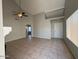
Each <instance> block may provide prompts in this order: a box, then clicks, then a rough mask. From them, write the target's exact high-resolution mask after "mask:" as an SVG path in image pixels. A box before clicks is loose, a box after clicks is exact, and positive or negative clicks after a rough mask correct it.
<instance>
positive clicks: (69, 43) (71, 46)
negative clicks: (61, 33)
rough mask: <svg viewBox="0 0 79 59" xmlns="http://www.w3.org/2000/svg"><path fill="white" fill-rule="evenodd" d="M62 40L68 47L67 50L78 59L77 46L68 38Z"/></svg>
mask: <svg viewBox="0 0 79 59" xmlns="http://www.w3.org/2000/svg"><path fill="white" fill-rule="evenodd" d="M64 42H65V44H66V46H67V47H68V49H69V51H70V52H71V53H72V55H73V56H74V59H78V47H77V46H76V45H75V44H74V43H73V42H72V41H70V40H69V39H68V38H66V39H64Z"/></svg>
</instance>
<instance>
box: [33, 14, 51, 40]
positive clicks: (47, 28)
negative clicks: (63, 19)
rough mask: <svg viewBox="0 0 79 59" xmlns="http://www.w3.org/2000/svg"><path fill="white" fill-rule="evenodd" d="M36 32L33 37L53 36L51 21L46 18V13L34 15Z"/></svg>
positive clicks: (48, 37)
mask: <svg viewBox="0 0 79 59" xmlns="http://www.w3.org/2000/svg"><path fill="white" fill-rule="evenodd" d="M33 26H34V31H33V32H34V34H33V37H39V38H46V39H50V38H51V23H50V21H49V20H46V19H45V15H44V13H40V14H37V15H34V19H33Z"/></svg>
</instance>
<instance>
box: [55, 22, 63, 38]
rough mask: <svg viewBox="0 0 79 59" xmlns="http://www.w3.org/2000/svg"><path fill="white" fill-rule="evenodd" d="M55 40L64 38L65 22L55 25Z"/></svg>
mask: <svg viewBox="0 0 79 59" xmlns="http://www.w3.org/2000/svg"><path fill="white" fill-rule="evenodd" d="M54 38H63V22H55V23H54Z"/></svg>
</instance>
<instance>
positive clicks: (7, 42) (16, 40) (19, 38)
mask: <svg viewBox="0 0 79 59" xmlns="http://www.w3.org/2000/svg"><path fill="white" fill-rule="evenodd" d="M20 39H24V38H19V39H15V40H11V41H7V42H6V43H9V42H13V41H17V40H20Z"/></svg>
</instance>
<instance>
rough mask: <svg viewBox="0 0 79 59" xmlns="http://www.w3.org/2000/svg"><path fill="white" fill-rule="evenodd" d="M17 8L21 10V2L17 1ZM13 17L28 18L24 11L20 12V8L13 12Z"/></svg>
mask: <svg viewBox="0 0 79 59" xmlns="http://www.w3.org/2000/svg"><path fill="white" fill-rule="evenodd" d="M19 6H20V8H21V0H19ZM13 15H15V16H16V17H17V18H23V17H28V15H27V14H26V12H25V11H23V10H22V8H21V9H20V10H18V11H13Z"/></svg>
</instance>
